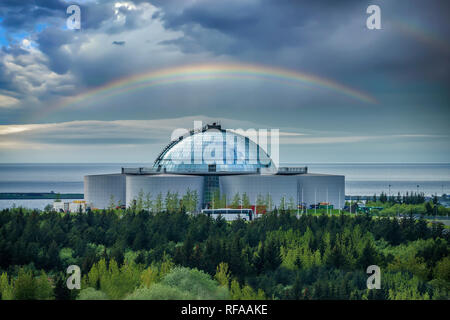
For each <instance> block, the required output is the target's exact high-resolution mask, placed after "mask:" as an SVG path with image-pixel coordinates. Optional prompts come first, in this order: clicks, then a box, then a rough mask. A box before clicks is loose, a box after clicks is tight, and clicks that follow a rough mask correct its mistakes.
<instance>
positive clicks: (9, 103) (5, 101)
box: [0, 94, 20, 108]
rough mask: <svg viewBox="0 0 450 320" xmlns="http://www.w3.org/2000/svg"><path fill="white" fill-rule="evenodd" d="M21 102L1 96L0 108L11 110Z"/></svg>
mask: <svg viewBox="0 0 450 320" xmlns="http://www.w3.org/2000/svg"><path fill="white" fill-rule="evenodd" d="M19 102H20V101H19V100H18V99H16V98H14V97H10V96H5V95H3V94H0V108H10V107H14V106H15V105H17V104H18V103H19Z"/></svg>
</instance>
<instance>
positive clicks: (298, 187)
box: [84, 123, 345, 211]
mask: <svg viewBox="0 0 450 320" xmlns="http://www.w3.org/2000/svg"><path fill="white" fill-rule="evenodd" d="M188 191H191V192H196V194H197V196H198V201H197V211H200V210H201V209H205V208H211V207H214V203H213V201H212V198H213V195H214V194H216V193H217V192H218V193H219V194H220V195H221V197H225V199H226V203H231V202H232V199H233V197H234V196H235V195H236V194H237V193H239V194H240V195H242V194H244V193H246V194H247V196H248V198H249V200H250V203H251V204H252V205H255V204H256V199H257V197H258V196H262V197H266V196H270V199H271V201H273V206H277V207H278V206H279V204H280V202H281V201H287V200H290V201H294V202H296V203H297V204H298V205H303V206H310V205H314V204H317V203H319V202H327V203H330V204H331V205H333V206H334V208H343V206H344V202H345V178H344V176H340V175H326V174H314V173H308V169H307V167H277V166H276V165H275V163H274V162H273V161H272V159H271V157H270V156H269V155H268V153H267V152H266V150H265V149H264V148H263V147H262V146H260V145H259V144H257V143H255V142H254V141H253V140H252V139H250V138H248V137H246V136H244V135H241V134H239V133H237V132H234V131H230V130H224V129H222V128H221V126H220V125H219V124H217V123H213V124H210V125H206V126H204V127H202V128H201V129H198V130H191V131H190V132H188V133H187V134H185V135H182V136H180V137H178V138H177V139H174V140H172V141H171V142H170V143H169V144H168V145H167V146H166V147H165V148H164V149H163V150H162V151H161V152H160V154H159V155H158V157H157V158H156V160H155V161H154V163H153V166H152V167H149V168H122V172H121V173H113V174H102V175H89V176H85V177H84V194H85V200H86V202H87V203H88V204H89V205H90V207H91V208H98V209H102V208H107V207H109V206H111V202H114V203H115V204H118V205H119V204H120V205H126V206H130V205H132V204H133V202H134V201H136V199H138V197H139V196H140V195H142V194H144V195H150V196H151V197H152V198H153V199H155V198H156V197H157V196H158V195H159V194H161V195H162V196H163V197H164V196H165V195H166V194H167V193H168V192H171V193H178V195H179V196H180V197H181V196H183V195H184V194H186V193H187V192H188ZM283 199H284V200H283Z"/></svg>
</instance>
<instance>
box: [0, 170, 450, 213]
mask: <svg viewBox="0 0 450 320" xmlns="http://www.w3.org/2000/svg"><path fill="white" fill-rule="evenodd" d="M286 165H288V164H286ZM306 165H307V166H308V171H309V172H314V173H328V174H342V175H345V179H346V194H347V195H373V194H374V193H376V194H378V195H379V194H380V193H381V192H386V193H388V192H389V185H391V187H390V190H391V193H392V194H397V193H398V192H400V193H406V192H407V191H408V192H411V191H413V192H416V191H417V190H419V191H420V192H424V193H425V194H426V195H432V194H438V195H441V194H442V193H446V194H448V193H449V192H450V164H448V163H447V164H389V163H387V164H366V163H364V164H350V163H339V164H314V163H313V164H306ZM138 166H141V167H143V166H144V167H145V166H150V164H149V163H147V164H142V163H141V164H136V163H134V164H130V163H127V164H121V163H115V164H111V163H109V164H99V163H96V164H0V192H51V191H53V192H59V193H83V176H85V175H88V174H102V173H117V172H120V169H121V167H138ZM417 186H419V187H417ZM51 202H52V200H0V209H1V208H7V207H10V206H11V205H12V204H13V203H14V204H15V205H16V206H24V207H29V208H41V209H42V208H44V207H45V205H47V204H49V203H51Z"/></svg>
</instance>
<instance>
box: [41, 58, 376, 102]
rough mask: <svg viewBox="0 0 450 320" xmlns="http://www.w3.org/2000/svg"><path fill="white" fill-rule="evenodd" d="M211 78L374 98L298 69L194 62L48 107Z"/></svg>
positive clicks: (106, 87)
mask: <svg viewBox="0 0 450 320" xmlns="http://www.w3.org/2000/svg"><path fill="white" fill-rule="evenodd" d="M214 79H250V80H253V79H254V80H263V81H270V82H277V83H282V84H287V85H292V86H307V87H309V88H311V87H313V88H314V87H317V88H324V89H329V90H331V91H334V92H337V93H340V94H343V95H346V96H349V97H351V98H353V99H356V100H359V101H362V102H364V103H372V104H373V103H376V102H377V101H376V100H375V99H374V98H373V97H371V96H370V95H368V94H367V93H364V92H362V91H359V90H356V89H353V88H350V87H347V86H345V85H342V84H340V83H337V82H335V81H332V80H329V79H324V78H320V77H317V76H314V75H311V74H306V73H302V72H297V71H292V70H287V69H282V68H275V67H268V66H262V65H252V64H242V63H214V64H194V65H185V66H178V67H173V68H165V69H160V70H154V71H149V72H145V73H142V74H138V75H133V76H129V77H126V78H121V79H118V80H116V81H112V82H109V83H107V84H105V85H103V86H99V87H96V88H94V89H91V90H88V91H86V92H83V93H81V94H78V95H76V96H73V97H69V98H65V99H63V101H60V102H58V103H57V104H54V105H52V106H51V107H50V110H54V109H60V108H65V107H69V106H75V105H81V104H82V103H91V102H95V101H97V100H101V99H105V98H108V97H112V96H117V95H122V94H125V93H128V92H132V91H135V90H140V89H143V88H149V87H154V86H159V85H167V84H174V83H182V82H192V81H200V80H214Z"/></svg>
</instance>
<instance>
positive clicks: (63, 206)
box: [53, 200, 86, 212]
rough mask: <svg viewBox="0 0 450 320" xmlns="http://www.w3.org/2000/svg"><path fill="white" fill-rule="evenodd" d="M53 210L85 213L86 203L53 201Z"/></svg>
mask: <svg viewBox="0 0 450 320" xmlns="http://www.w3.org/2000/svg"><path fill="white" fill-rule="evenodd" d="M53 210H55V211H56V212H80V210H81V212H86V201H84V200H74V201H72V202H64V201H55V202H53Z"/></svg>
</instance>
